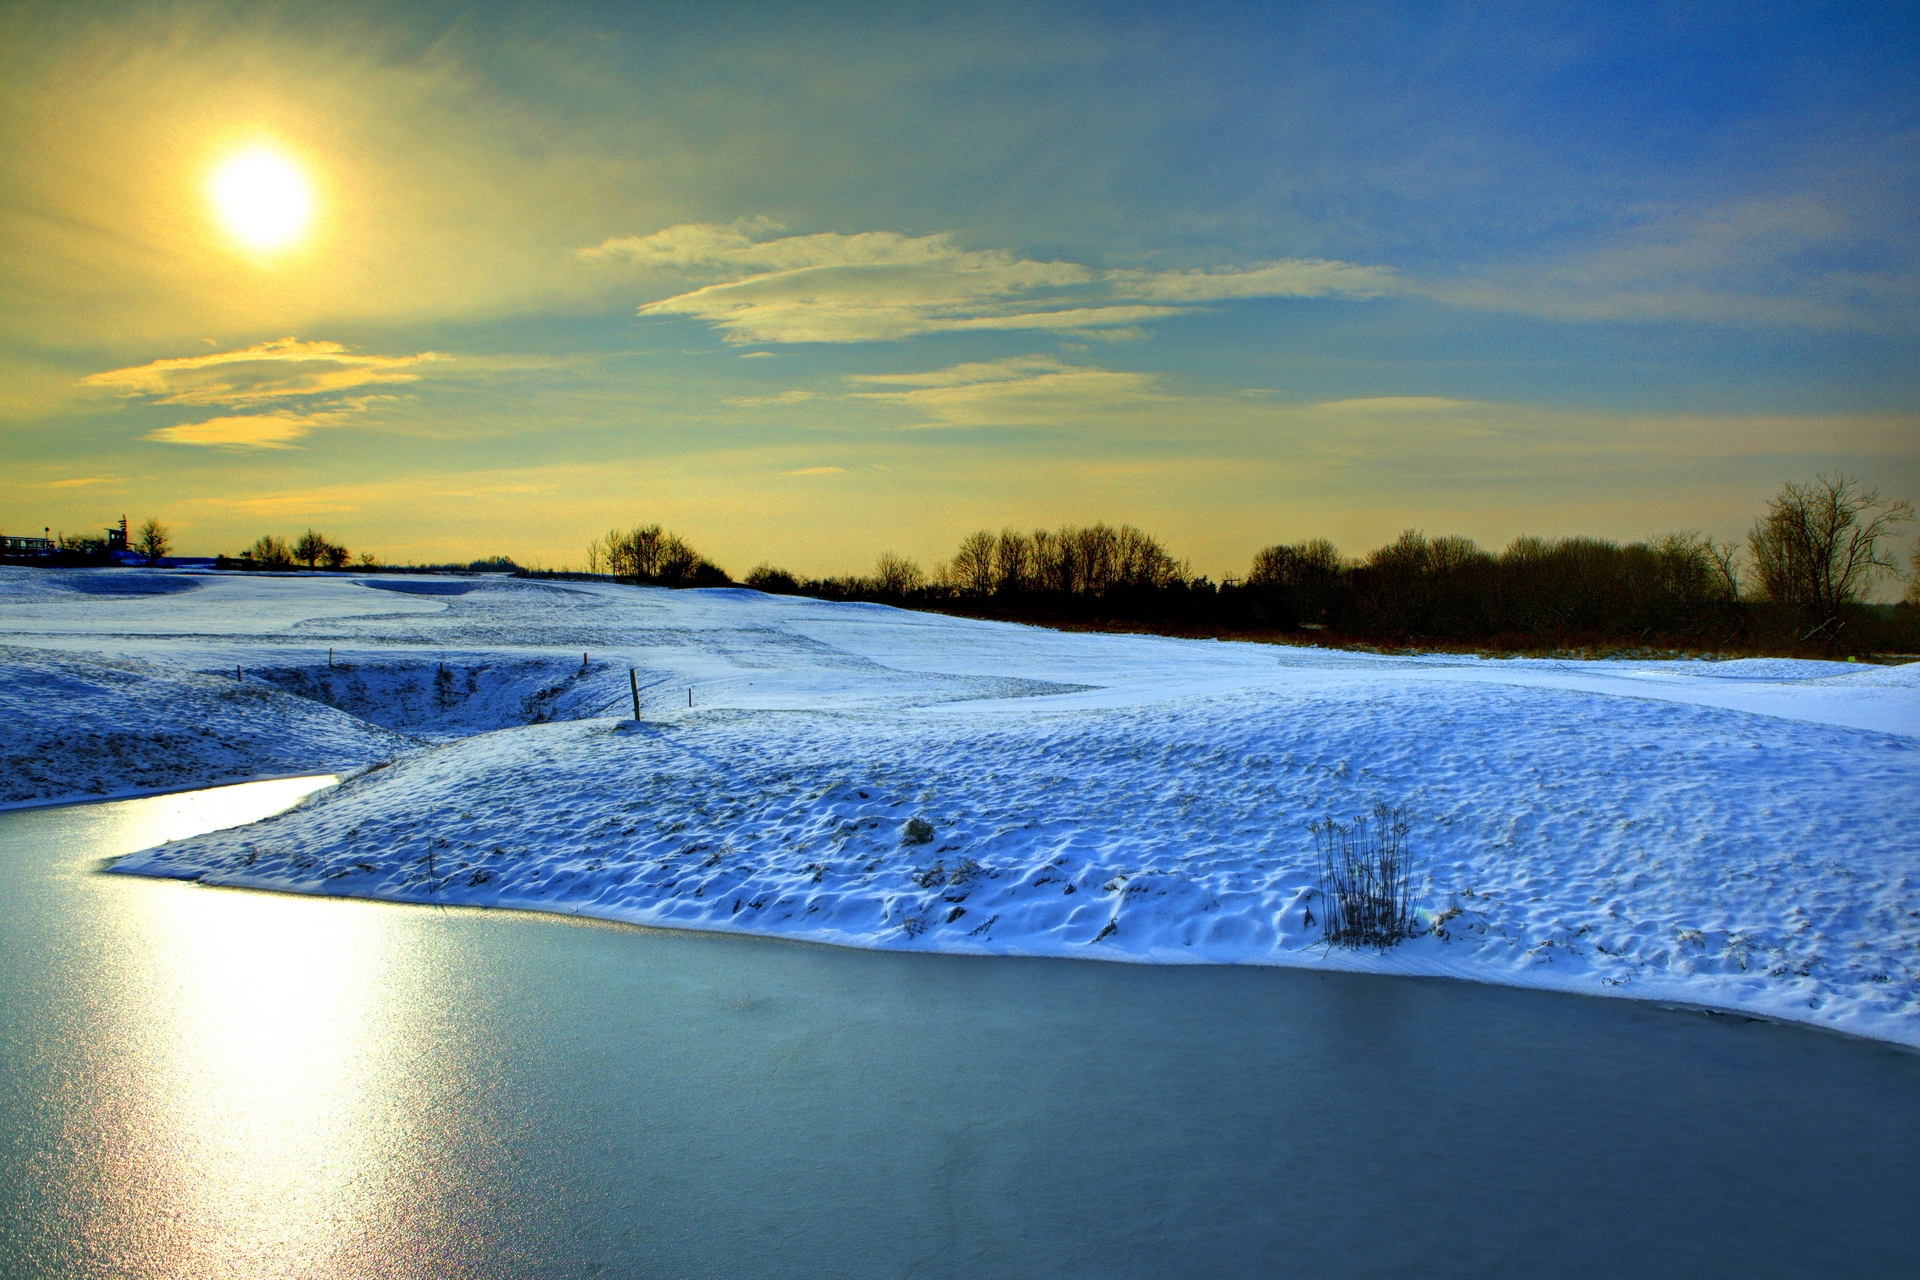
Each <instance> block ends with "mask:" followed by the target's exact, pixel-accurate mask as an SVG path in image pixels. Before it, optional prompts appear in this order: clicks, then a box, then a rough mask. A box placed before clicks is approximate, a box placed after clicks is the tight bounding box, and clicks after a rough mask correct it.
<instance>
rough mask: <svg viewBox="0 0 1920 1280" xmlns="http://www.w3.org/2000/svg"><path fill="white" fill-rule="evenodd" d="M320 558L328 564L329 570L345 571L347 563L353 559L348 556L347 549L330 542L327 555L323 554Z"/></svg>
mask: <svg viewBox="0 0 1920 1280" xmlns="http://www.w3.org/2000/svg"><path fill="white" fill-rule="evenodd" d="M320 558H321V559H322V560H324V561H325V562H326V566H327V568H329V569H344V568H346V567H347V561H348V560H349V559H351V558H352V557H350V556H349V555H348V554H347V549H346V548H345V547H343V546H341V545H340V544H339V543H337V542H329V543H328V544H327V549H326V551H325V553H324V554H322V556H321V557H320Z"/></svg>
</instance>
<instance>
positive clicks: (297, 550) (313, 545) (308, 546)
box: [293, 529, 327, 569]
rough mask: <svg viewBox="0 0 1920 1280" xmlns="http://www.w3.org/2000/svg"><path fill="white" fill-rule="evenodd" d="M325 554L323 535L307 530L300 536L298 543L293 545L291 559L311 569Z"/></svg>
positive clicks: (325, 542)
mask: <svg viewBox="0 0 1920 1280" xmlns="http://www.w3.org/2000/svg"><path fill="white" fill-rule="evenodd" d="M326 554H327V539H326V536H325V535H324V534H319V533H315V532H314V531H313V530H312V529H308V530H307V531H306V532H305V533H303V534H301V535H300V541H298V542H296V543H294V544H293V558H294V559H295V560H298V561H299V562H300V563H301V564H304V565H305V566H307V568H309V569H312V568H314V567H315V566H317V565H318V564H319V563H320V561H321V559H322V558H323V557H325V556H326Z"/></svg>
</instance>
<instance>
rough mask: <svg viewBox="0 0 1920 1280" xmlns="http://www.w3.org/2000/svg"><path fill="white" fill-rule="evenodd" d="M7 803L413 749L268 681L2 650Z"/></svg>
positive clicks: (3, 792) (284, 769)
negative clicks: (267, 684)
mask: <svg viewBox="0 0 1920 1280" xmlns="http://www.w3.org/2000/svg"><path fill="white" fill-rule="evenodd" d="M0 664H3V669H4V671H5V673H6V674H5V679H3V680H0V722H4V723H5V724H6V726H7V733H6V739H5V743H4V745H0V808H13V807H17V806H20V805H25V804H48V803H54V802H58V801H63V800H82V799H97V798H100V797H102V796H115V795H136V794H140V793H143V792H150V791H170V790H176V789H179V788H183V787H200V786H211V785H214V784H216V783H221V782H242V781H246V780H248V779H251V778H265V777H281V776H287V775H292V774H310V773H330V772H335V771H339V770H345V769H352V768H355V767H358V766H360V765H365V764H370V763H372V762H374V761H376V760H384V759H386V758H388V757H390V756H392V755H393V754H394V753H395V752H397V751H399V750H401V749H403V748H404V747H407V746H409V745H411V743H410V741H409V740H408V739H406V738H404V737H402V736H400V735H398V734H394V733H390V732H387V731H386V730H383V729H380V728H378V727H376V726H374V725H370V724H367V723H366V722H365V721H362V720H356V719H355V718H354V717H352V716H349V715H346V714H345V713H343V712H340V711H335V710H333V709H332V708H329V707H324V706H320V705H319V704H317V703H314V702H312V701H309V700H308V699H305V698H297V697H294V696H292V695H290V694H286V693H281V692H280V691H278V690H276V689H272V688H269V687H267V686H265V685H262V684H260V683H258V682H242V681H240V680H237V679H236V678H235V677H234V676H233V674H231V673H228V674H226V675H223V676H214V675H207V674H200V673H195V672H188V671H178V670H169V669H167V668H165V667H160V666H156V665H155V664H153V663H150V662H144V661H141V660H139V659H137V658H111V657H105V656H101V655H93V656H88V655H82V654H73V653H55V652H48V651H45V650H36V649H25V648H18V647H11V646H7V647H0Z"/></svg>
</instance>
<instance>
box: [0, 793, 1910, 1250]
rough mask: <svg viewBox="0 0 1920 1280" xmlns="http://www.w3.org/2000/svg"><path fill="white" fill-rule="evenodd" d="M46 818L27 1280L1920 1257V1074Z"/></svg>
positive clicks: (3, 906) (1527, 1008) (1450, 992)
mask: <svg viewBox="0 0 1920 1280" xmlns="http://www.w3.org/2000/svg"><path fill="white" fill-rule="evenodd" d="M313 785H314V784H312V783H302V782H280V783H256V784H251V785H249V786H246V787H233V788H221V789H219V790H216V791H208V792H200V793H195V794H191V795H180V796H165V797H153V798H148V799H142V800H133V801H125V802H117V803H107V804H94V805H84V806H76V807H70V808H62V809H48V810H36V811H26V812H15V813H10V814H4V815H0V1276H4V1277H6V1278H7V1280H28V1278H30V1277H62V1278H63V1280H64V1278H71V1277H95V1276H98V1277H106V1276H116V1277H119V1276H137V1277H193V1278H195V1280H227V1278H229V1277H231V1278H233V1280H240V1278H242V1277H246V1278H248V1280H254V1278H257V1277H279V1276H286V1277H321V1276H325V1277H362V1276H365V1277H375V1276H378V1277H407V1278H409V1280H411V1278H414V1277H418V1278H420V1280H427V1278H429V1277H545V1276H674V1277H678V1276H688V1277H692V1276H716V1277H729V1278H748V1277H763V1276H764V1277H815V1276H821V1277H824V1276H835V1277H839V1276H846V1277H869V1276H871V1277H896V1276H897V1277H1003V1276H1005V1277H1016V1276H1033V1277H1077V1276H1089V1277H1092V1276H1099V1277H1103V1278H1108V1280H1111V1278H1114V1277H1133V1276H1155V1277H1158V1276H1196V1277H1199V1276H1204V1277H1222V1276H1316V1277H1318V1276H1373V1275H1381V1276H1384V1275H1395V1276H1400V1275H1406V1274H1411V1273H1417V1274H1420V1275H1423V1276H1451V1275H1463V1276H1464V1275H1502V1276H1534V1275H1539V1276H1549V1275H1551V1276H1562V1277H1564V1276H1620V1275H1635V1276H1726V1275H1742V1276H1773V1275H1780V1276H1794V1275H1811V1274H1820V1275H1892V1274H1911V1269H1912V1268H1913V1267H1914V1265H1915V1258H1916V1256H1917V1254H1916V1250H1920V1213H1916V1212H1915V1209H1914V1206H1915V1205H1916V1204H1920V1055H1915V1054H1912V1053H1909V1052H1907V1051H1904V1050H1901V1049H1898V1048H1894V1047H1890V1046H1886V1045H1881V1044H1875V1043H1870V1042H1865V1041H1859V1040H1850V1039H1846V1038H1843V1037H1840V1036H1836V1035H1832V1034H1826V1033H1822V1032H1818V1031H1813V1030H1809V1029H1805V1028H1800V1027H1785V1026H1778V1025H1774V1024H1771V1023H1766V1022H1755V1021H1746V1020H1741V1019H1732V1018H1724V1017H1707V1016H1704V1015H1701V1014H1697V1013H1688V1012H1682V1011H1675V1010H1670V1009H1662V1008H1659V1007H1655V1006H1651V1005H1646V1004H1639V1003H1634V1002H1629V1001H1624V1000H1597V999H1582V998H1577V997H1569V996H1563V995H1554V994H1548V993H1541V992H1532V991H1519V990H1510V989H1503V988H1497V987H1489V986H1479V985H1473V984H1467V983H1457V982H1446V981H1422V980H1409V979H1392V978H1376V977H1362V976H1353V975H1342V974H1322V973H1312V972H1301V971H1287V970H1272V969H1256V968H1201V967H1191V968H1189V967H1180V968H1154V967H1146V966H1136V965H1122V964H1101V963H1074V962H1065V961H1058V960H1031V961H1029V960H1009V959H978V958H961V957H942V956H927V955H901V954H890V953H880V952H863V951H853V950H840V949H833V948H826V947H817V946H808V945H800V944H792V943H783V942H772V941H762V940H756V939H751V938H739V937H727V936H716V935H696V934H682V933H671V932H662V931H654V930H642V929H633V928H625V927H616V926H607V925H598V924H588V923H578V922H573V921H569V920H564V919H558V918H553V917H541V916H532V915H525V914H515V913H506V912H484V911H477V910H436V909H432V908H421V907H403V906H390V905H383V904H378V903H367V902H353V901H342V900H332V899H322V898H311V897H296V896H287V895H276V894H264V893H250V892H244V891H235V890H218V889H206V888H201V887H199V886H196V885H190V884H182V883H173V882H164V881H153V880H144V879H139V878H135V877H130V876H110V875H102V874H100V871H99V868H100V867H101V866H102V865H103V862H104V861H105V860H107V859H110V858H111V857H112V856H114V855H116V854H119V853H123V852H127V851H130V850H133V849H136V848H140V847H145V846H148V845H151V844H154V843H157V842H159V841H160V840H161V839H165V838H169V837H178V836H182V835H186V834H189V833H191V832H194V831H200V830H206V829H210V828H211V827H214V826H225V825H232V824H233V823H236V822H240V821H249V820H252V819H253V818H255V817H259V816H263V815H264V814H266V813H268V812H271V811H273V810H276V809H278V808H280V807H283V806H285V805H286V804H289V803H291V802H293V801H294V800H295V799H297V798H298V796H299V795H301V794H303V793H304V791H305V790H308V789H311V787H312V786H313Z"/></svg>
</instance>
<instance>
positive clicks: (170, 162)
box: [0, 0, 1920, 577]
mask: <svg viewBox="0 0 1920 1280" xmlns="http://www.w3.org/2000/svg"><path fill="white" fill-rule="evenodd" d="M237 162H244V163H245V164H254V165H255V166H256V169H254V170H249V169H245V168H244V164H243V167H242V168H241V169H235V168H233V167H232V166H234V165H235V164H236V163H237ZM261 164H264V165H266V166H267V170H268V171H269V172H268V180H267V185H266V186H265V187H261V186H260V185H259V184H258V182H256V183H255V184H254V186H252V187H248V188H246V191H249V192H252V193H253V198H255V199H256V202H258V201H266V203H265V204H258V203H257V204H256V206H248V208H255V211H256V213H259V211H260V210H262V209H264V213H260V216H262V217H265V218H266V220H267V224H270V225H267V226H266V231H265V232H264V233H262V234H263V235H265V236H266V238H269V239H270V238H272V236H274V235H284V237H285V238H284V240H283V241H281V242H279V243H274V244H270V245H269V244H267V243H266V242H265V240H264V239H262V235H256V234H255V232H259V231H260V226H259V225H257V224H252V223H245V222H244V216H245V209H241V210H240V211H239V212H236V206H235V205H234V203H233V202H232V200H231V199H230V198H229V194H227V193H228V192H229V191H230V188H228V187H223V186H221V183H222V182H223V181H228V180H229V179H231V178H232V175H233V174H235V173H241V174H242V175H243V177H244V175H245V174H248V173H255V172H256V170H257V169H258V166H259V165H261ZM276 166H277V168H276ZM275 174H279V175H283V176H284V175H291V176H290V177H285V182H286V183H290V184H292V185H291V187H289V188H286V190H291V191H292V193H293V194H292V195H285V194H284V191H283V189H282V188H279V187H274V186H273V185H272V182H273V181H274V180H277V179H274V176H273V175H275ZM223 175H225V177H223ZM263 191H264V192H265V194H264V195H262V194H260V193H261V192H263ZM276 192H281V193H282V194H281V195H276V194H275V193H276ZM242 194H243V195H245V194H246V192H243V193H242ZM283 197H284V198H283ZM276 202H277V203H276ZM303 211H304V218H303V216H302V214H303ZM275 218H279V219H280V222H277V223H276V222H275V221H274V219H275ZM236 219H241V221H236ZM275 227H279V228H280V230H279V231H275V230H274V228H275ZM249 228H251V230H249ZM289 228H291V229H290V230H289ZM0 442H3V443H0V448H4V461H5V466H4V467H3V468H0V531H4V532H8V533H23V532H33V533H37V532H38V531H39V530H40V529H41V528H42V527H43V526H51V527H53V528H54V529H56V530H65V531H66V532H68V533H78V532H84V531H94V530H97V529H99V528H100V527H102V526H104V525H106V524H107V523H109V522H111V521H113V520H116V519H117V518H118V517H119V516H120V515H122V514H123V513H124V514H125V515H127V516H129V517H130V518H131V519H132V520H133V521H134V522H135V523H136V524H137V523H138V522H139V521H141V520H142V519H145V518H147V517H150V516H151V517H157V518H159V519H161V520H163V521H165V522H166V523H167V524H168V525H169V526H170V527H171V528H172V530H173V531H174V535H175V542H176V547H177V550H178V551H179V552H180V553H182V554H189V555H210V554H214V553H216V552H222V551H225V552H237V551H238V550H239V549H240V548H242V547H243V546H245V545H246V544H248V543H250V542H251V541H253V539H254V538H256V537H258V536H259V535H260V534H262V533H269V532H271V533H276V534H279V535H281V536H289V535H294V534H297V533H299V532H300V531H302V530H304V529H306V528H308V527H313V528H317V529H319V530H321V531H322V532H323V533H325V534H327V535H328V536H330V537H332V538H333V539H335V540H336V541H340V542H344V543H345V544H346V545H347V546H349V547H350V548H351V549H353V550H354V551H356V552H358V551H371V552H373V553H375V554H377V555H379V556H380V557H381V558H382V559H384V560H387V561H390V562H430V561H444V560H456V559H459V560H464V559H470V558H474V557H479V556H485V555H492V554H505V555H510V556H513V557H514V558H516V559H517V560H519V561H520V562H521V563H527V564H540V565H544V566H546V567H554V568H557V567H562V566H565V565H572V566H574V567H580V566H582V565H583V564H584V561H585V548H586V545H587V543H588V542H589V541H590V540H591V539H592V538H594V537H595V536H596V535H598V534H600V533H602V532H604V531H605V530H606V529H608V528H609V527H612V526H621V527H626V526H631V525H634V524H638V523H643V522H655V521H658V522H662V523H664V524H666V525H667V526H668V527H670V528H672V529H675V530H676V531H678V532H680V533H681V534H682V535H683V536H685V537H687V538H688V540H689V541H691V542H692V543H693V544H694V545H695V546H696V547H698V548H699V549H700V550H702V551H703V552H704V553H706V554H707V555H708V556H710V557H712V558H713V559H715V560H717V561H718V562H719V563H720V564H721V565H722V566H724V567H725V568H727V569H729V570H730V571H732V572H733V573H734V574H735V575H736V576H738V575H742V574H744V573H745V572H746V571H747V570H748V569H749V568H751V567H753V566H754V565H755V564H758V563H762V562H771V563H774V564H777V565H781V566H784V567H786V568H789V569H791V570H793V571H796V572H799V573H802V574H834V573H848V572H859V571H861V570H863V569H865V568H866V567H867V566H869V565H871V563H872V562H873V560H874V558H875V556H876V555H877V554H879V553H880V552H882V551H889V550H890V551H894V552H898V553H902V554H906V555H909V556H913V557H915V558H918V559H920V560H921V561H922V562H923V563H926V564H929V565H931V564H932V563H933V562H936V561H938V560H940V559H942V558H944V557H945V556H946V555H948V554H950V553H951V550H952V548H953V546H954V545H955V543H957V541H958V540H959V538H960V537H961V536H963V535H964V534H966V533H967V532H969V531H971V530H973V529H978V528H983V527H984V528H992V529H999V528H1001V527H1005V526H1013V527H1019V528H1034V527H1051V526H1055V525H1058V524H1063V523H1082V522H1089V521H1094V520H1106V521H1108V522H1122V521H1124V522H1129V523H1133V524H1136V525H1139V526H1141V527H1143V528H1145V529H1148V530H1150V531H1152V532H1154V533H1155V534H1157V535H1159V536H1160V537H1161V538H1162V540H1163V541H1164V542H1165V543H1166V544H1167V545H1168V546H1169V548H1170V549H1171V550H1172V551H1173V552H1174V553H1175V554H1176V555H1177V556H1180V557H1183V558H1186V559H1189V560H1190V561H1191V562H1192V565H1193V567H1194V569H1195V570H1196V571H1198V572H1203V573H1208V574H1211V575H1213V576H1215V577H1223V576H1229V575H1235V574H1242V573H1244V572H1245V570H1246V566H1247V564H1248V562H1249V561H1250V559H1251V557H1252V556H1253V554H1254V552H1256V551H1257V550H1258V549H1259V548H1261V547H1264V546H1268V545H1271V544H1273V543H1276V542H1294V541H1298V540H1300V539H1303V538H1310V537H1328V538H1331V539H1332V540H1333V541H1334V542H1335V543H1336V544H1337V545H1338V546H1339V547H1340V548H1341V550H1342V551H1344V552H1346V553H1348V554H1361V553H1364V552H1365V551H1366V550H1367V549H1368V548H1370V547H1372V546H1376V545H1379V544H1381V543H1384V542H1387V541H1389V540H1391V539H1392V538H1393V537H1394V536H1395V535H1396V534H1397V533H1398V532H1399V531H1400V530H1402V529H1405V528H1410V527H1411V528H1421V529H1424V530H1426V531H1427V532H1428V533H1430V534H1442V533H1453V534H1464V535H1466V536H1469V537H1472V538H1475V539H1477V540H1479V541H1480V542H1481V543H1482V544H1484V545H1488V546H1492V547H1498V546H1500V545H1503V544H1504V543H1505V542H1507V541H1508V540H1510V539H1511V538H1513V537H1516V536H1519V535H1523V534H1528V535H1538V536H1549V537H1551V536H1561V535H1571V534H1587V535H1596V536H1606V537H1612V538H1617V539H1621V540H1630V539H1635V538H1643V537H1648V536H1651V535H1656V534H1659V533H1663V532H1667V531H1670V530H1678V529H1699V530H1703V531H1705V532H1708V533H1711V534H1714V535H1717V536H1719V537H1722V538H1737V537H1740V536H1742V535H1743V534H1744V532H1745V530H1746V529H1747V527H1748V525H1749V524H1750V523H1751V522H1752V521H1753V519H1754V518H1755V517H1756V516H1757V515H1758V514H1759V513H1760V512H1761V511H1762V510H1763V509H1764V506H1765V501H1766V499H1767V498H1768V497H1769V496H1770V495H1771V494H1773V493H1775V492H1776V491H1777V490H1778V489H1779V487H1780V485H1781V483H1782V482H1783V481H1786V480H1788V479H1806V478H1810V477H1812V476H1813V475H1814V474H1815V473H1817V472H1820V471H1831V470H1839V471H1844V472H1847V473H1851V474H1854V475H1857V476H1859V477H1861V478H1862V479H1863V480H1864V481H1865V482H1866V483H1867V484H1868V485H1870V486H1873V487H1877V488H1879V489H1881V490H1883V491H1884V492H1886V493H1887V494H1888V495H1889V496H1893V497H1901V498H1908V499H1916V498H1920V9H1916V8H1915V7H1913V6H1911V5H1900V4H1893V5H1884V6H1877V5H1873V4H1848V5H1794V4H1777V5H1767V6H1753V5H1747V4H1728V5H1714V4H1685V5H1658V4H1654V5H1631V6H1627V5H1607V4H1568V5H1564V6H1556V5H1551V4H1530V5H1500V4H1473V5H1445V4H1404V5H1397V4H1363V3H1342V4H1324V5H1322V4H1293V5H1288V4H1260V5H1232V4H1224V3H1223V4H1209V5H1196V6H1176V5H1142V6H1127V5H1123V4H1098V5H1041V4H1021V5H1006V6H993V5H970V6H964V7H962V6H916V5H900V4H885V5H874V6H871V7H864V8H863V7H861V6H858V5H854V4H834V5H825V6H818V7H809V6H802V5H786V6H778V7H774V6H730V5H724V4H711V5H699V6H689V5H661V6H651V7H650V6H647V5H642V4H617V5H606V6H599V7H596V6H594V5H590V4H576V5H567V6H557V5H556V6H536V5H508V6H487V5H484V4H460V5H438V4H416V5H406V4H398V3H389V4H380V5H371V4H369V5H284V6H276V5H268V4H244V5H232V6H224V5H216V4H204V3H200V4H196V3H183V4H174V5H167V4H145V5H132V6H121V5H87V4H81V3H73V2H71V0H69V2H67V3H61V4H37V3H34V4H22V3H6V2H4V0H0ZM1911 528H1912V527H1911V526H1908V529H1909V532H1910V531H1911Z"/></svg>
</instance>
